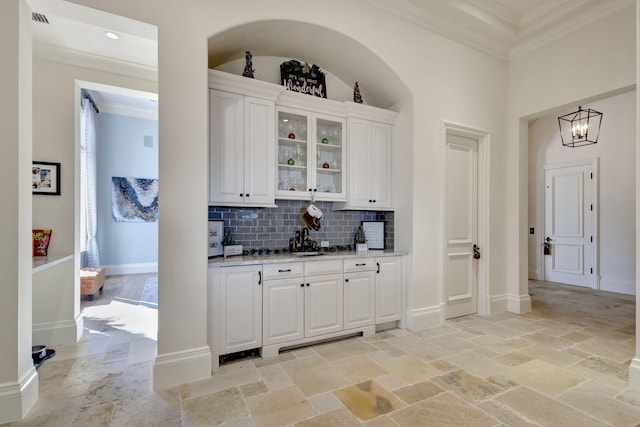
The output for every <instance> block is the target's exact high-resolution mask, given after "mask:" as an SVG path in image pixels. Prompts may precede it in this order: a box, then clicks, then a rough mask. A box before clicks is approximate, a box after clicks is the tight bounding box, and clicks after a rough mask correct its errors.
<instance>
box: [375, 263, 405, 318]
mask: <svg viewBox="0 0 640 427" xmlns="http://www.w3.org/2000/svg"><path fill="white" fill-rule="evenodd" d="M376 261H377V267H378V270H377V274H376V323H385V322H391V321H395V320H400V318H401V317H402V316H401V314H402V313H401V311H402V258H400V257H385V258H378V259H377V260H376Z"/></svg>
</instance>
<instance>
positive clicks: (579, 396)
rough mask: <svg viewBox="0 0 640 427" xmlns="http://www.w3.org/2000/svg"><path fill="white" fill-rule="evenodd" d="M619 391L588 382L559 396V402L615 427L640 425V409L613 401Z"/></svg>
mask: <svg viewBox="0 0 640 427" xmlns="http://www.w3.org/2000/svg"><path fill="white" fill-rule="evenodd" d="M617 394H618V390H617V389H615V388H612V387H609V386H606V385H604V384H600V383H597V382H595V381H586V382H584V383H582V384H580V385H578V386H576V387H574V388H572V389H571V390H567V391H566V392H564V393H562V394H561V395H560V396H558V400H560V401H561V402H564V403H566V404H568V405H571V406H573V407H574V408H577V409H580V410H581V411H583V412H586V413H587V414H589V415H591V416H592V417H594V418H597V419H599V420H602V421H605V422H608V423H609V424H611V425H614V426H627V425H629V426H632V425H636V424H640V408H637V407H634V406H630V405H628V404H626V403H623V402H621V401H618V400H616V399H613V397H614V396H615V395H617Z"/></svg>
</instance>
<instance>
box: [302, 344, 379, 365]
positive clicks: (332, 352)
mask: <svg viewBox="0 0 640 427" xmlns="http://www.w3.org/2000/svg"><path fill="white" fill-rule="evenodd" d="M314 350H315V352H316V353H318V354H319V355H320V356H322V357H323V358H324V359H325V360H326V361H328V362H333V361H335V360H339V359H346V358H347V357H353V356H359V355H362V354H365V353H367V352H369V351H376V348H375V347H373V346H371V345H370V344H367V343H366V342H364V341H363V340H362V338H350V339H345V340H340V341H335V342H331V343H328V344H320V345H317V346H314Z"/></svg>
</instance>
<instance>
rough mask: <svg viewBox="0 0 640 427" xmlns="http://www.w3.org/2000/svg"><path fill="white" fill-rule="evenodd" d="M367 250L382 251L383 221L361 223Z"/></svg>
mask: <svg viewBox="0 0 640 427" xmlns="http://www.w3.org/2000/svg"><path fill="white" fill-rule="evenodd" d="M362 229H363V230H364V234H365V236H366V238H367V244H368V245H369V249H384V221H362Z"/></svg>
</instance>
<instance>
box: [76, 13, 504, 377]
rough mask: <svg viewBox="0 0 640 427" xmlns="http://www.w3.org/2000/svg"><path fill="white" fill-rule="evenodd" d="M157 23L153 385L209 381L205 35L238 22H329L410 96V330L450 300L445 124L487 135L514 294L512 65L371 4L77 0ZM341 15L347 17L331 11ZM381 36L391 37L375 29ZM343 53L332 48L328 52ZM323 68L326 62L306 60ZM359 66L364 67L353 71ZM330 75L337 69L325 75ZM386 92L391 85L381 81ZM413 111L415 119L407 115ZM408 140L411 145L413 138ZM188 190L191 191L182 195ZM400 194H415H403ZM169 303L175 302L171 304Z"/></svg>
mask: <svg viewBox="0 0 640 427" xmlns="http://www.w3.org/2000/svg"><path fill="white" fill-rule="evenodd" d="M76 2H77V3H81V4H83V5H86V6H90V7H95V8H98V9H107V10H108V11H109V12H112V13H116V14H119V15H124V16H128V17H130V18H133V19H139V20H144V21H146V22H151V23H153V24H156V25H158V40H159V95H160V101H161V102H160V112H159V113H160V118H159V132H160V133H159V135H160V136H159V137H160V180H161V182H162V183H163V184H162V186H161V189H160V197H161V200H162V202H161V204H160V218H161V221H160V237H159V245H160V253H159V280H160V282H161V283H163V286H162V287H161V288H160V290H159V292H160V294H159V308H160V310H159V340H158V353H159V357H158V359H157V361H156V369H155V371H154V380H155V381H156V385H169V384H174V383H175V382H181V381H185V380H189V379H193V378H196V377H198V376H201V375H203V371H202V369H203V366H204V364H205V363H208V362H210V361H207V360H206V356H205V355H204V353H203V349H205V348H206V347H205V346H206V309H207V307H206V304H205V302H204V301H205V298H204V296H205V295H206V268H207V263H206V257H205V255H204V249H203V248H204V247H205V245H206V243H205V242H206V240H205V233H202V230H204V229H205V227H206V221H207V217H206V206H207V185H206V176H207V161H206V157H207V156H206V153H207V135H208V129H207V97H206V95H207V63H208V61H207V55H206V47H207V39H208V37H210V36H212V35H215V34H216V33H218V32H221V31H224V30H226V29H229V28H231V27H232V26H236V25H241V24H244V23H250V22H254V21H262V20H268V19H285V20H287V19H289V20H293V21H300V22H309V23H312V24H317V25H322V26H325V27H327V28H329V29H331V30H334V31H337V32H340V33H343V34H345V35H346V36H348V37H350V38H352V39H354V40H356V41H358V42H359V43H361V44H362V45H364V46H366V47H367V48H368V49H370V50H371V51H372V52H373V53H374V54H375V55H378V56H379V57H380V59H381V60H382V61H383V62H384V63H386V64H388V65H389V67H390V68H391V69H392V70H393V71H395V73H396V75H397V77H398V78H399V79H400V80H402V82H404V84H405V85H406V86H407V87H409V88H410V90H411V99H410V100H407V102H408V103H409V105H408V106H407V108H406V110H403V111H402V112H401V115H404V114H409V115H410V118H409V117H402V118H401V119H400V121H401V123H403V124H404V125H405V126H406V124H410V125H411V126H412V127H413V128H412V129H411V130H410V131H408V130H407V129H406V128H405V130H404V131H403V132H401V133H400V134H399V135H400V136H402V137H403V138H408V139H402V140H399V141H396V146H397V150H398V152H399V153H402V157H403V159H404V160H405V163H404V165H403V166H404V167H403V168H401V169H400V170H398V171H396V175H395V176H394V190H395V189H396V187H403V188H402V190H400V191H397V193H396V194H397V195H398V199H397V203H398V206H399V207H400V208H399V210H398V211H397V215H398V216H397V218H398V220H397V221H396V224H397V228H398V230H397V235H398V237H399V240H400V241H398V247H399V248H404V249H407V250H409V251H410V256H411V257H415V261H413V262H410V265H411V267H410V269H409V270H410V271H409V273H408V280H409V286H408V294H409V307H408V316H409V320H410V321H409V322H408V323H409V325H410V326H411V327H413V328H422V327H426V326H431V325H435V324H438V323H439V322H440V318H441V312H440V305H441V295H442V248H443V242H442V239H443V236H442V231H441V230H442V210H441V208H440V206H441V193H442V189H441V188H440V187H441V182H440V176H442V171H441V165H440V163H439V161H438V159H439V153H440V150H442V147H443V146H444V141H442V140H441V136H442V134H441V126H442V121H443V120H448V121H451V122H456V123H461V124H465V125H467V126H471V127H477V128H480V129H486V130H488V131H489V132H490V135H491V141H492V151H491V153H490V162H491V169H490V171H491V172H490V173H491V176H490V177H489V182H490V191H489V193H490V195H491V196H490V197H491V198H490V208H489V209H490V212H491V229H490V235H491V239H490V242H491V244H490V247H489V248H487V251H490V252H491V253H492V255H493V256H492V257H491V260H492V261H491V276H490V283H491V286H492V288H491V293H492V294H504V293H505V292H506V283H505V280H504V278H505V267H504V265H505V264H504V262H503V260H504V259H505V258H506V255H507V254H506V252H505V229H504V224H505V222H506V210H505V205H506V200H505V196H504V194H505V191H504V190H505V179H504V177H505V173H506V162H505V151H506V144H505V132H504V129H505V117H506V99H507V98H506V86H505V81H506V78H507V67H506V64H505V63H504V62H503V61H501V60H498V59H495V58H493V57H488V56H487V55H484V54H482V53H479V52H477V51H475V50H473V49H470V48H467V47H463V46H461V45H458V44H456V43H453V42H451V41H448V40H446V39H443V38H442V37H440V36H437V35H434V34H433V33H430V32H428V31H426V30H424V29H422V28H418V27H415V26H412V25H409V24H407V22H406V21H403V20H400V19H399V18H394V17H391V16H389V15H388V14H386V13H383V12H382V11H380V10H378V9H375V8H372V7H370V6H369V5H368V4H366V3H365V2H360V1H353V2H342V1H338V0H329V1H326V2H325V3H324V4H323V7H322V8H320V9H318V8H314V13H313V14H310V13H308V10H309V9H310V8H311V7H314V6H315V3H313V2H311V1H306V0H305V1H302V2H298V4H297V7H295V8H292V7H291V4H290V2H287V1H284V0H275V1H271V2H269V3H268V4H266V3H264V2H259V1H251V2H243V3H242V4H241V5H239V4H238V3H237V2H232V1H219V2H210V1H205V0H192V1H189V2H180V4H179V5H178V4H177V2H174V1H169V0H165V1H161V2H160V1H150V0H145V1H142V0H141V1H138V2H135V3H131V2H129V1H125V0H115V1H111V2H109V3H105V2H102V1H99V0H76ZM336 10H339V11H340V13H336V12H335V11H336ZM380 28H384V29H385V30H384V31H379V29H380ZM340 49H341V46H327V49H326V55H332V52H333V51H334V50H337V51H339V50H340ZM309 60H310V61H312V62H314V63H317V64H318V65H320V66H322V58H309ZM345 66H348V67H357V66H358V64H345ZM328 71H331V70H328ZM379 83H380V84H381V85H384V84H385V82H384V81H380V82H379ZM411 115H412V116H411ZM409 138H410V139H409ZM186 188H188V189H189V191H185V189H186ZM404 188H407V189H408V191H407V190H405V189H404ZM163 301H171V303H170V304H164V305H163Z"/></svg>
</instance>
